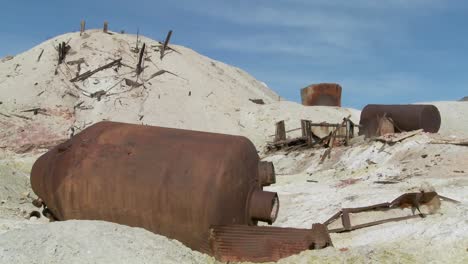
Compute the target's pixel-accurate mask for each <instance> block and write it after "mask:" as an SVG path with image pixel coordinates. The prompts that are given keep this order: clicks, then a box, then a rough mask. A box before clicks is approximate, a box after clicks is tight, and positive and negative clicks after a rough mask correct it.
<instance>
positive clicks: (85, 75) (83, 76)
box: [70, 58, 122, 82]
mask: <svg viewBox="0 0 468 264" xmlns="http://www.w3.org/2000/svg"><path fill="white" fill-rule="evenodd" d="M121 61H122V58H119V59H116V60H113V61H112V62H109V63H108V64H106V65H104V66H101V67H99V68H97V69H95V70H92V71H87V72H85V73H82V74H80V75H78V76H76V77H75V78H73V79H71V80H70V82H76V81H83V80H86V79H87V78H89V77H91V76H92V75H94V74H95V73H97V72H99V71H102V70H105V69H108V68H111V67H113V66H115V65H119V64H120V62H121Z"/></svg>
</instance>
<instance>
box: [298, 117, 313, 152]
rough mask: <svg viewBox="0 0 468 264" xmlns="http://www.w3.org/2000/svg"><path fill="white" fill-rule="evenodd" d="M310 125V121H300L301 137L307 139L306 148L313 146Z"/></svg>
mask: <svg viewBox="0 0 468 264" xmlns="http://www.w3.org/2000/svg"><path fill="white" fill-rule="evenodd" d="M311 123H312V122H311V121H310V120H301V129H302V137H304V138H306V139H307V145H308V146H312V145H314V138H313V136H312V126H311Z"/></svg>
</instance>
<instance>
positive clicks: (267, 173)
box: [258, 161, 276, 186]
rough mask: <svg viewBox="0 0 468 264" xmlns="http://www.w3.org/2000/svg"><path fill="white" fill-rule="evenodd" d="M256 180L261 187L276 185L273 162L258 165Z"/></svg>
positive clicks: (262, 162) (261, 162) (263, 162)
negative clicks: (257, 179)
mask: <svg viewBox="0 0 468 264" xmlns="http://www.w3.org/2000/svg"><path fill="white" fill-rule="evenodd" d="M258 178H259V181H260V185H261V186H269V185H271V184H274V183H276V175H275V167H274V166H273V162H270V161H260V163H258Z"/></svg>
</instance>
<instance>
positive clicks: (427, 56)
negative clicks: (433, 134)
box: [0, 0, 468, 108]
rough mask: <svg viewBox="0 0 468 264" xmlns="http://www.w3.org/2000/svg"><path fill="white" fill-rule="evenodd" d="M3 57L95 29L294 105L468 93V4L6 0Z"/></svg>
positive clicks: (444, 0)
mask: <svg viewBox="0 0 468 264" xmlns="http://www.w3.org/2000/svg"><path fill="white" fill-rule="evenodd" d="M2 2H3V3H2V4H1V6H2V12H1V13H2V15H1V16H0V22H1V24H2V26H1V27H0V57H3V56H6V55H9V54H16V53H19V52H22V51H25V50H27V49H29V48H31V47H33V46H34V45H36V44H39V43H41V42H43V41H45V40H46V39H48V38H50V37H54V36H56V35H58V34H62V33H66V32H70V31H77V30H78V29H79V24H80V20H81V19H85V20H86V22H87V27H88V28H98V27H102V23H103V21H104V20H107V21H109V27H110V29H111V30H114V31H120V30H121V29H123V30H125V31H126V32H129V33H136V30H137V28H139V29H140V32H141V33H142V34H144V35H146V36H148V37H151V38H156V39H162V38H164V36H165V34H166V33H167V31H168V30H169V29H172V30H173V31H174V34H173V36H172V40H171V42H174V43H176V44H180V45H184V46H188V47H190V48H192V49H194V50H196V51H198V52H200V53H202V54H204V55H206V56H208V57H211V58H214V59H216V60H220V61H223V62H226V63H228V64H232V65H235V66H238V67H240V68H242V69H244V70H246V71H247V72H249V73H250V74H252V75H253V76H255V77H256V78H257V79H259V80H261V81H264V82H265V83H267V84H268V86H270V87H271V88H272V89H273V90H275V91H276V92H277V93H279V94H280V95H281V96H283V97H285V98H286V99H288V100H293V101H300V91H299V90H300V88H302V87H305V86H307V85H308V84H312V83H318V82H337V83H340V84H341V85H342V86H343V96H342V103H343V105H344V106H350V107H355V108H362V107H363V106H365V105H366V104H368V103H411V102H422V101H435V100H458V99H460V98H461V97H463V96H467V95H468V88H467V84H468V74H466V72H467V71H468V56H467V55H468V52H467V49H468V3H465V2H466V1H451V0H393V1H390V0H389V1H385V0H355V1H352V0H340V1H332V0H315V1H314V0H276V1H274V0H251V1H248V0H245V1H227V0H226V1H222V0H206V1H204V0H199V1H196V0H192V1H175V0H173V1H155V0H140V1H131V0H125V1H123V0H112V1H111V0H109V1H97V0H95V1H88V0H80V1H55V0H49V1H37V0H29V1H26V0H4V1H2Z"/></svg>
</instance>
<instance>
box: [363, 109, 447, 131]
mask: <svg viewBox="0 0 468 264" xmlns="http://www.w3.org/2000/svg"><path fill="white" fill-rule="evenodd" d="M384 115H385V116H386V117H388V118H391V120H393V123H394V126H395V131H412V130H418V129H423V130H424V131H425V132H430V133H437V132H438V131H439V128H440V122H441V119H440V113H439V110H438V109H437V107H435V106H434V105H377V104H370V105H366V107H364V109H362V112H361V120H360V121H359V124H360V125H361V126H362V127H361V128H360V129H359V134H360V135H366V137H372V136H375V133H376V131H377V128H378V122H379V120H380V118H382V117H383V116H384Z"/></svg>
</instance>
